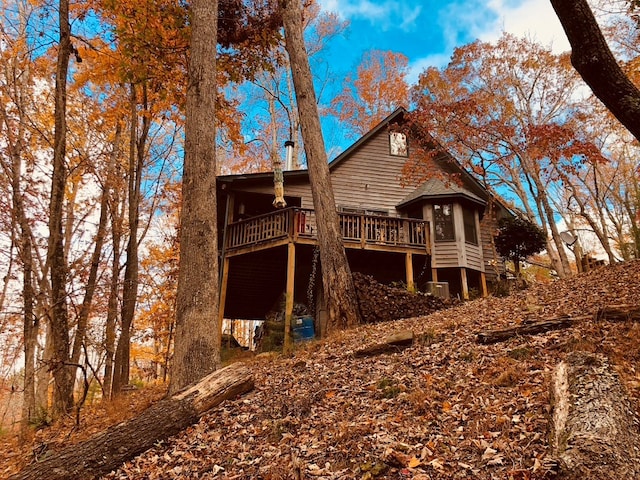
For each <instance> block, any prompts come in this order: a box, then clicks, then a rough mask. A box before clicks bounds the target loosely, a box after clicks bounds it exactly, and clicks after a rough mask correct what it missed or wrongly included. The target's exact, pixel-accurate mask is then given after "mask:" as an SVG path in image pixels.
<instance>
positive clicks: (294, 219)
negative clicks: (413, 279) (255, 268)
mask: <svg viewBox="0 0 640 480" xmlns="http://www.w3.org/2000/svg"><path fill="white" fill-rule="evenodd" d="M339 217H340V228H341V233H342V238H343V241H344V246H345V248H360V249H366V250H378V251H385V252H404V253H417V254H425V253H426V254H429V253H430V244H431V243H430V239H429V228H428V222H426V221H424V220H416V219H409V218H397V217H385V216H377V215H363V214H362V215H361V214H354V213H342V212H340V213H339ZM317 231H318V230H317V223H316V214H315V211H314V210H310V209H305V208H296V207H292V208H286V209H283V210H278V211H276V212H271V213H267V214H264V215H259V216H256V217H252V218H248V219H246V220H241V221H238V222H234V223H231V224H229V225H228V226H227V231H226V235H225V256H229V257H231V256H236V255H241V254H244V253H248V252H255V251H258V250H264V249H267V248H273V247H274V246H278V245H284V244H287V243H298V244H308V245H313V244H316V243H317Z"/></svg>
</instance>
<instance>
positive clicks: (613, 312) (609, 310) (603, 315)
mask: <svg viewBox="0 0 640 480" xmlns="http://www.w3.org/2000/svg"><path fill="white" fill-rule="evenodd" d="M594 318H595V320H609V321H611V322H627V321H633V322H638V321H640V306H638V305H608V306H606V307H600V308H599V309H598V310H597V311H596V313H595V315H594Z"/></svg>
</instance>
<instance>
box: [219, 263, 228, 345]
mask: <svg viewBox="0 0 640 480" xmlns="http://www.w3.org/2000/svg"><path fill="white" fill-rule="evenodd" d="M220 267H221V268H222V272H220V273H221V274H222V278H221V279H220V296H219V297H218V298H219V301H218V334H219V341H220V345H222V323H223V321H224V304H225V303H226V302H227V283H229V257H226V256H225V257H224V258H223V259H222V265H221V266H220Z"/></svg>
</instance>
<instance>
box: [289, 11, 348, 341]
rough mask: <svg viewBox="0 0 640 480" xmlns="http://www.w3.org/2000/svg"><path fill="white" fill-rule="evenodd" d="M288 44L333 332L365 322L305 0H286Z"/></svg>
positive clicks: (328, 327) (329, 329)
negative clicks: (305, 28) (321, 108)
mask: <svg viewBox="0 0 640 480" xmlns="http://www.w3.org/2000/svg"><path fill="white" fill-rule="evenodd" d="M280 8H281V11H282V16H283V23H284V31H285V40H286V49H287V53H288V54H289V62H290V64H291V73H292V76H293V85H294V88H295V92H296V99H297V104H298V112H299V114H300V126H301V127H302V137H303V139H304V146H305V150H306V152H307V167H308V169H309V180H310V183H311V194H312V196H313V206H314V208H315V211H316V218H317V225H318V245H319V246H320V263H321V264H322V282H323V285H324V291H325V292H326V299H327V314H328V322H327V333H331V332H332V331H334V330H337V329H341V328H344V327H348V326H352V325H357V324H358V323H360V312H359V310H358V302H357V297H356V291H355V287H354V284H353V278H352V276H351V271H350V269H349V264H348V262H347V256H346V253H345V251H344V246H343V244H342V237H341V235H340V228H339V223H338V212H337V211H336V202H335V199H334V196H333V188H332V186H331V177H330V174H329V165H328V163H327V154H326V150H325V146H324V140H323V138H322V129H321V127H320V118H319V115H318V106H317V103H316V96H315V91H314V87H313V79H312V76H311V69H310V67H309V59H308V56H307V52H306V50H305V45H304V38H303V36H302V6H301V4H300V0H281V2H280Z"/></svg>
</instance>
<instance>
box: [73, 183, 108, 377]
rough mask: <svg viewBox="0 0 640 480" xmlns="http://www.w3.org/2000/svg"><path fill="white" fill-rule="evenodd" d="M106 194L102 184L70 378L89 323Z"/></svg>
mask: <svg viewBox="0 0 640 480" xmlns="http://www.w3.org/2000/svg"><path fill="white" fill-rule="evenodd" d="M108 195H109V192H108V190H107V186H106V185H105V186H104V190H103V191H102V198H101V200H100V219H99V220H98V231H97V232H96V236H95V244H94V246H93V253H92V255H91V265H90V267H89V278H88V279H87V286H86V290H85V294H84V299H83V300H82V306H81V307H80V313H79V314H78V326H77V327H76V334H75V338H74V339H73V348H72V349H71V363H72V365H73V366H72V367H71V368H72V372H73V373H72V375H71V376H72V378H73V379H74V380H75V378H76V372H77V369H78V367H77V366H76V365H78V363H79V362H80V354H81V352H82V346H83V345H84V342H85V336H86V334H87V325H88V323H89V313H90V312H91V305H92V303H93V294H94V293H95V291H96V283H97V279H98V268H99V267H100V257H101V254H102V246H103V245H104V241H105V236H106V231H107V208H108V205H107V203H108Z"/></svg>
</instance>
